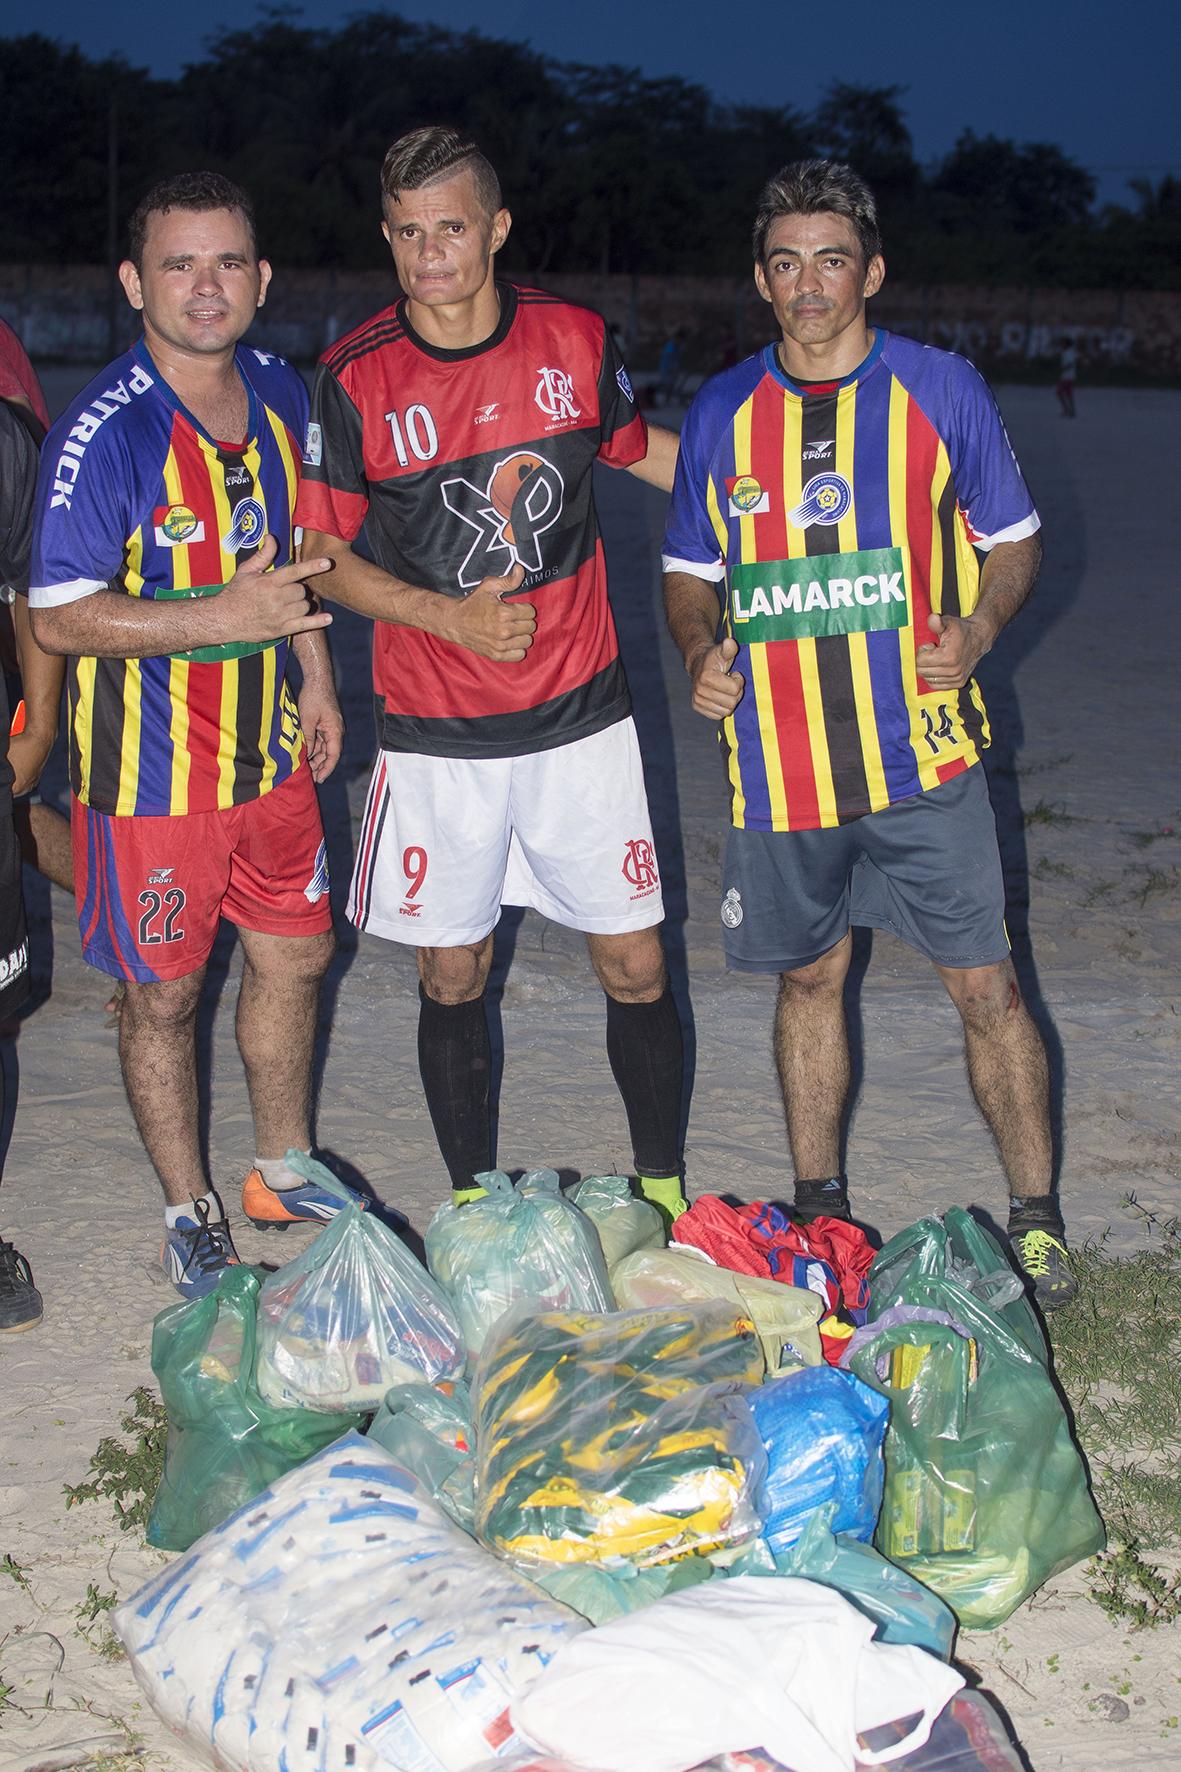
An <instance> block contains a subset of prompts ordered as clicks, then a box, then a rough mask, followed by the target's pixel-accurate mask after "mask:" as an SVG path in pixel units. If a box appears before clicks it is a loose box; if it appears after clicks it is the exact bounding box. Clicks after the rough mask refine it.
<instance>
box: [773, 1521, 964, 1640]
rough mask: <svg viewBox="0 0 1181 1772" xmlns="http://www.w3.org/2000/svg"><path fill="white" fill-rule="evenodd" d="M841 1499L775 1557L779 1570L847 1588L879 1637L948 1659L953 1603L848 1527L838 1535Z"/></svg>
mask: <svg viewBox="0 0 1181 1772" xmlns="http://www.w3.org/2000/svg"><path fill="white" fill-rule="evenodd" d="M835 1513H836V1504H835V1503H834V1502H831V1501H830V1502H829V1503H828V1504H827V1506H825V1507H822V1508H820V1509H818V1510H817V1512H816V1513H814V1514H813V1515H812V1518H811V1519H810V1520H809V1521H808V1524H807V1526H806V1527H805V1529H804V1532H803V1535H802V1537H800V1538H799V1539H798V1540H797V1541H796V1543H795V1544H794V1545H793V1546H792V1548H791V1550H790V1551H788V1552H787V1554H786V1556H781V1557H778V1558H777V1559H776V1564H775V1567H776V1570H777V1572H778V1573H779V1574H780V1575H799V1576H802V1577H803V1578H804V1579H805V1580H807V1581H819V1582H821V1583H823V1585H824V1586H825V1587H832V1588H835V1589H836V1590H837V1592H838V1593H841V1594H844V1596H845V1598H846V1599H847V1600H850V1601H851V1602H852V1604H853V1605H854V1606H856V1607H857V1609H858V1611H860V1612H864V1613H865V1615H866V1617H867V1618H872V1619H873V1621H874V1623H875V1624H876V1625H877V1627H878V1629H877V1638H876V1640H877V1641H878V1642H879V1643H913V1644H914V1645H915V1646H916V1648H919V1649H927V1650H929V1651H930V1653H931V1654H932V1655H938V1656H940V1657H941V1659H942V1660H944V1661H946V1660H947V1659H948V1657H949V1656H950V1654H951V1645H952V1643H953V1641H954V1640H955V1629H956V1620H955V1613H954V1612H953V1611H952V1609H951V1607H950V1606H948V1605H947V1604H946V1603H945V1602H944V1601H943V1600H941V1599H940V1598H939V1596H938V1594H933V1593H932V1592H931V1590H930V1588H929V1587H924V1586H923V1584H922V1582H921V1581H916V1579H915V1577H914V1576H913V1575H908V1574H907V1573H906V1571H905V1569H899V1568H898V1567H897V1566H896V1565H895V1564H893V1563H891V1562H889V1561H888V1560H887V1559H886V1558H885V1557H883V1556H882V1555H881V1553H880V1552H879V1551H876V1550H874V1548H873V1546H872V1545H870V1544H862V1543H860V1542H859V1540H857V1539H856V1538H850V1537H848V1536H847V1535H846V1534H845V1533H842V1534H841V1535H840V1537H839V1538H838V1537H834V1535H833V1532H832V1526H831V1522H832V1519H833V1516H834V1514H835Z"/></svg>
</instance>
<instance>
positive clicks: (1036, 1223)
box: [1008, 1194, 1066, 1237]
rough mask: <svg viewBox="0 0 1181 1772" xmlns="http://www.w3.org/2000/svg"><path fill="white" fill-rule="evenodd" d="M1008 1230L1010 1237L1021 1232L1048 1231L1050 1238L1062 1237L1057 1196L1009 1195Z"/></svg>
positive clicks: (1060, 1215) (1062, 1229)
mask: <svg viewBox="0 0 1181 1772" xmlns="http://www.w3.org/2000/svg"><path fill="white" fill-rule="evenodd" d="M1008 1230H1009V1235H1010V1236H1016V1235H1020V1233H1021V1232H1022V1231H1049V1233H1050V1235H1051V1236H1052V1237H1064V1236H1065V1235H1066V1232H1065V1229H1064V1227H1063V1224H1062V1212H1061V1209H1060V1207H1059V1205H1058V1196H1057V1194H1023V1195H1020V1196H1018V1195H1017V1194H1012V1195H1010V1197H1009V1224H1008Z"/></svg>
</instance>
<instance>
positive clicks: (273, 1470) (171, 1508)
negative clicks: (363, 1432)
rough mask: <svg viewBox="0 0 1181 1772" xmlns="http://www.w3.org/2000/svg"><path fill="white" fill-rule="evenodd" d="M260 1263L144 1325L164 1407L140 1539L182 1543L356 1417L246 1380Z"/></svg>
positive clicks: (229, 1274)
mask: <svg viewBox="0 0 1181 1772" xmlns="http://www.w3.org/2000/svg"><path fill="white" fill-rule="evenodd" d="M261 1272H262V1270H261V1269H258V1268H250V1267H245V1266H242V1267H228V1268H226V1270H225V1272H224V1273H223V1274H222V1276H221V1278H220V1280H219V1281H218V1284H217V1287H216V1289H215V1290H214V1291H213V1292H210V1293H207V1294H206V1296H205V1297H204V1298H198V1299H194V1300H193V1301H192V1302H190V1303H187V1304H174V1305H170V1306H169V1308H168V1309H167V1310H164V1311H161V1312H160V1315H159V1316H158V1317H157V1318H156V1321H155V1323H154V1324H153V1325H152V1371H153V1372H154V1373H155V1374H156V1378H157V1380H158V1382H159V1385H160V1395H161V1397H162V1398H163V1400H164V1407H165V1409H166V1410H167V1413H168V1441H167V1445H166V1448H165V1453H164V1472H163V1475H162V1477H161V1479H160V1487H159V1489H158V1490H157V1492H156V1498H155V1501H154V1502H153V1503H152V1512H151V1516H150V1518H149V1520H148V1526H147V1534H146V1536H147V1540H148V1543H149V1544H154V1545H155V1546H156V1547H157V1548H158V1549H159V1550H174V1551H180V1550H187V1549H188V1547H189V1545H190V1544H192V1543H193V1541H194V1539H197V1538H200V1537H201V1535H202V1533H204V1532H208V1531H209V1530H210V1529H211V1528H212V1527H214V1526H219V1525H220V1524H221V1522H222V1521H223V1520H224V1519H225V1518H226V1516H227V1515H228V1514H232V1513H233V1512H234V1510H235V1509H236V1508H239V1507H242V1506H243V1505H244V1504H245V1503H247V1502H249V1501H251V1500H252V1499H253V1497H254V1496H256V1495H259V1494H261V1493H262V1491H263V1490H264V1489H266V1488H268V1487H269V1486H270V1484H271V1483H273V1482H274V1481H275V1479H276V1477H280V1476H282V1475H283V1473H284V1471H289V1470H291V1469H292V1467H293V1466H294V1465H297V1464H302V1463H303V1461H304V1459H305V1458H310V1457H311V1455H312V1453H314V1452H319V1451H320V1449H321V1447H323V1446H325V1445H327V1444H328V1443H329V1441H331V1440H335V1439H336V1438H337V1436H338V1435H339V1434H343V1433H347V1432H348V1430H349V1429H350V1428H353V1427H357V1426H359V1424H360V1421H361V1419H362V1418H361V1417H360V1416H358V1415H355V1414H337V1415H325V1414H313V1413H312V1411H311V1410H307V1409H288V1408H284V1409H276V1408H275V1407H274V1406H273V1405H272V1404H270V1403H268V1402H267V1401H266V1399H265V1398H264V1397H262V1396H261V1395H260V1394H259V1390H258V1387H257V1384H256V1383H255V1375H254V1367H255V1354H256V1338H257V1326H256V1311H257V1305H258V1294H259V1278H260V1274H261Z"/></svg>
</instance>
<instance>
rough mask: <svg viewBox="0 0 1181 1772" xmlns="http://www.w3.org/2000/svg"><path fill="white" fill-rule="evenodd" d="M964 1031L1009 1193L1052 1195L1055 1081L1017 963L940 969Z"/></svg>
mask: <svg viewBox="0 0 1181 1772" xmlns="http://www.w3.org/2000/svg"><path fill="white" fill-rule="evenodd" d="M936 971H937V972H938V973H939V976H940V978H941V979H942V980H943V982H944V984H945V985H946V987H947V991H948V995H949V996H950V997H951V1000H952V1002H953V1003H954V1004H955V1006H956V1008H957V1009H958V1010H959V1013H960V1019H961V1020H962V1021H963V1024H964V1046H965V1051H966V1054H967V1060H968V1077H969V1079H970V1081H971V1084H972V1093H973V1095H974V1096H975V1097H976V1104H977V1106H978V1107H979V1109H980V1112H981V1113H982V1114H983V1115H984V1118H985V1120H986V1121H987V1122H988V1125H989V1129H990V1130H991V1132H992V1135H993V1137H994V1139H995V1140H996V1145H997V1150H998V1151H999V1153H1000V1159H1001V1163H1002V1166H1003V1167H1004V1171H1005V1175H1006V1176H1007V1177H1008V1182H1009V1192H1010V1193H1011V1194H1015V1195H1017V1196H1019V1197H1021V1198H1025V1197H1027V1196H1030V1195H1044V1194H1048V1193H1049V1192H1050V1185H1051V1177H1052V1173H1053V1145H1052V1140H1051V1135H1050V1074H1049V1065H1048V1064H1047V1061H1046V1049H1045V1046H1044V1045H1043V1044H1042V1037H1041V1035H1040V1034H1039V1033H1038V1031H1037V1028H1036V1027H1035V1025H1034V1022H1033V1018H1032V1017H1031V1015H1030V1013H1029V1011H1028V1009H1027V1008H1026V1007H1025V1004H1024V1003H1023V1001H1022V999H1021V992H1020V990H1019V989H1018V986H1017V975H1016V973H1015V972H1014V970H1013V962H1012V961H1011V960H1002V961H1001V962H1000V963H999V964H997V965H995V966H965V967H956V966H938V967H936Z"/></svg>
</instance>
